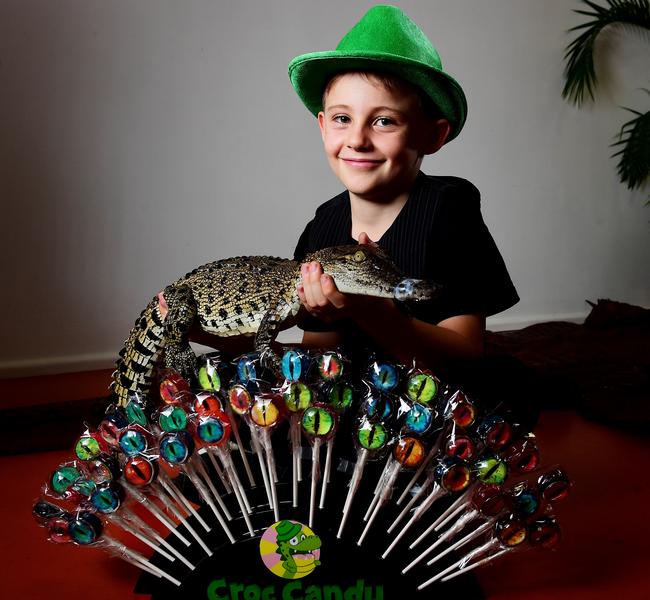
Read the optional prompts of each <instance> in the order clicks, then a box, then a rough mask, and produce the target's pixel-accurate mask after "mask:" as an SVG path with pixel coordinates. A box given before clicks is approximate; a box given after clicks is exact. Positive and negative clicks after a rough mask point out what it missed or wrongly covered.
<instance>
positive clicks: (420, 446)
mask: <svg viewBox="0 0 650 600" xmlns="http://www.w3.org/2000/svg"><path fill="white" fill-rule="evenodd" d="M425 456H426V448H425V445H424V443H423V442H422V441H421V440H420V439H419V438H417V437H413V436H402V437H400V438H399V439H398V440H397V442H396V444H395V445H394V447H393V453H392V458H391V460H389V463H388V466H387V468H386V469H385V470H384V474H383V475H382V479H383V481H382V482H381V484H380V490H379V493H376V494H375V497H374V499H373V501H372V502H371V505H370V507H371V509H372V512H371V513H370V515H369V517H368V520H367V522H366V526H365V528H364V530H363V532H362V534H361V537H360V538H359V539H358V541H357V545H358V546H361V544H363V540H364V539H365V537H366V535H368V531H370V528H371V527H372V524H373V522H374V521H375V519H376V518H377V515H378V513H379V511H380V510H381V508H382V507H383V506H384V505H385V504H386V502H388V499H389V498H390V495H391V493H392V491H393V487H394V485H395V481H396V480H397V477H398V475H399V474H400V472H401V471H402V469H416V468H417V467H418V466H419V465H420V464H421V463H422V461H423V460H424V458H425ZM369 510H370V509H369Z"/></svg>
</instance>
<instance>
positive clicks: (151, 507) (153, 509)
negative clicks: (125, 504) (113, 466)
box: [124, 484, 192, 546]
mask: <svg viewBox="0 0 650 600" xmlns="http://www.w3.org/2000/svg"><path fill="white" fill-rule="evenodd" d="M124 488H125V489H126V490H127V491H128V492H129V493H130V494H131V495H132V496H133V497H134V498H135V499H136V500H137V501H138V502H139V503H140V504H141V505H142V506H144V507H145V508H146V509H147V510H148V511H149V512H150V513H151V514H152V515H153V516H154V517H156V519H158V520H159V521H160V522H161V523H162V524H163V525H164V526H165V527H167V529H169V531H170V532H171V533H172V534H174V535H175V536H176V537H177V538H178V539H179V540H181V542H183V543H184V544H185V545H186V546H191V545H192V542H190V541H189V540H188V539H187V538H186V537H185V536H184V535H183V534H182V533H181V532H180V531H178V529H177V528H176V523H174V522H173V521H172V520H171V519H170V518H169V517H168V516H167V515H166V514H165V513H164V512H163V511H162V510H160V508H158V506H157V505H156V504H155V503H154V502H152V501H151V500H150V499H149V498H147V497H146V496H145V495H144V494H142V493H141V492H140V491H139V490H138V489H136V488H134V487H131V486H130V485H128V484H124ZM181 522H182V520H181Z"/></svg>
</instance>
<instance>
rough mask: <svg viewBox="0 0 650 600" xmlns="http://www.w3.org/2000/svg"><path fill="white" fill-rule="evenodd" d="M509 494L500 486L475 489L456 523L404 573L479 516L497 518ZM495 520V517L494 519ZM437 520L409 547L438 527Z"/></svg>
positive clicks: (412, 546)
mask: <svg viewBox="0 0 650 600" xmlns="http://www.w3.org/2000/svg"><path fill="white" fill-rule="evenodd" d="M507 498H508V496H507V494H506V493H505V492H504V491H503V490H502V488H500V487H498V486H494V485H492V486H480V487H479V488H478V489H476V490H474V491H473V493H472V494H471V498H470V499H469V500H467V501H466V502H465V503H464V505H463V506H462V509H463V510H466V509H467V508H469V510H467V512H464V513H463V514H462V516H461V517H460V518H459V519H458V520H457V521H456V522H455V523H454V525H453V526H452V527H451V528H450V529H448V530H447V531H445V532H444V533H443V534H442V535H440V537H439V538H438V539H437V540H436V541H435V542H434V543H433V544H431V545H430V546H429V547H428V548H427V549H426V550H424V551H423V552H421V553H420V554H419V555H418V556H417V557H416V558H415V559H414V560H413V561H411V562H410V563H409V564H408V565H407V566H406V567H405V568H404V569H403V570H402V573H406V572H407V571H409V570H410V569H412V568H413V567H414V566H415V565H416V564H418V563H419V562H420V561H421V560H422V559H423V558H424V557H426V556H427V555H429V554H431V552H433V551H434V550H435V549H436V548H437V547H438V546H440V545H441V544H442V543H444V542H446V541H448V540H449V539H451V538H453V537H454V536H455V535H456V534H458V533H460V532H461V531H462V530H463V529H464V528H465V527H466V526H467V525H468V524H469V523H471V522H472V521H474V520H475V519H477V518H481V517H483V518H485V519H488V520H490V519H491V518H496V516H497V515H499V514H500V513H502V512H503V510H504V509H505V507H506V505H507ZM492 520H494V519H492ZM435 526H436V522H435V521H434V523H433V524H432V525H431V526H430V527H429V528H428V529H427V530H426V531H425V532H424V533H423V534H422V535H421V536H420V537H419V538H418V539H416V540H415V541H414V542H413V543H412V544H411V545H410V546H409V548H411V549H412V548H414V547H415V546H416V545H417V544H419V543H420V541H422V540H423V539H424V538H425V537H426V536H427V535H429V533H431V531H433V530H434V529H438V528H439V527H435Z"/></svg>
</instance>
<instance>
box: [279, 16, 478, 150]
mask: <svg viewBox="0 0 650 600" xmlns="http://www.w3.org/2000/svg"><path fill="white" fill-rule="evenodd" d="M355 70H360V71H364V70H369V71H373V70H374V71H382V72H385V73H391V74H394V75H397V76H399V77H401V78H402V79H404V80H406V81H408V82H410V83H412V84H414V85H416V86H417V87H419V88H420V89H421V90H422V91H423V92H424V93H425V94H426V95H427V96H428V97H429V98H430V99H431V100H432V101H433V103H434V104H435V105H436V106H437V107H438V109H439V110H440V113H441V115H442V116H443V117H444V118H445V119H447V120H448V121H449V123H450V124H451V132H450V134H449V137H448V139H447V141H450V140H452V139H453V138H455V137H456V136H457V135H458V134H459V133H460V130H461V129H462V128H463V125H464V124H465V118H466V115H467V101H466V99H465V94H464V93H463V90H462V88H461V87H460V85H459V84H458V82H456V80H455V79H453V78H452V77H450V76H449V75H447V73H445V72H444V71H443V70H442V63H441V61H440V56H439V55H438V51H437V50H436V49H435V48H434V47H433V44H431V42H430V41H429V39H428V38H427V36H426V35H424V32H423V31H422V30H421V29H420V28H419V27H418V26H417V25H416V24H415V23H414V22H413V21H412V20H411V19H410V18H409V17H408V16H406V15H405V14H404V12H402V10H401V9H399V8H397V7H395V6H386V5H378V6H374V7H372V8H371V9H370V10H369V11H368V12H367V13H366V14H365V15H364V16H363V18H362V19H361V20H360V21H359V22H358V23H357V24H356V25H355V26H354V27H353V28H352V29H351V30H350V31H349V32H348V33H347V34H346V35H345V37H344V38H343V39H342V40H341V41H340V42H339V45H338V46H337V47H336V50H332V51H326V52H310V53H309V54H302V55H300V56H297V57H296V58H294V59H293V60H292V61H291V62H290V63H289V78H290V79H291V83H292V85H293V87H294V88H295V90H296V92H297V93H298V96H300V99H301V100H302V101H303V103H304V104H305V106H306V107H307V108H308V109H309V111H310V112H311V113H312V114H314V115H317V114H318V112H319V111H321V110H322V109H323V91H324V89H325V86H326V85H327V82H328V81H329V80H330V79H331V78H332V76H334V75H336V74H337V73H340V72H342V71H355Z"/></svg>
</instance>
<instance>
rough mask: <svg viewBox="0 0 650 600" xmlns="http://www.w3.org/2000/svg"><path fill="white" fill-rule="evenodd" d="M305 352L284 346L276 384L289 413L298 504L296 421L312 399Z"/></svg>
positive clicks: (299, 476)
mask: <svg viewBox="0 0 650 600" xmlns="http://www.w3.org/2000/svg"><path fill="white" fill-rule="evenodd" d="M309 364H310V359H309V356H308V355H307V354H306V353H304V352H301V351H299V350H293V349H291V350H287V351H286V352H285V353H284V355H283V357H282V374H283V376H284V383H283V385H282V386H281V388H280V392H281V393H282V399H283V400H284V405H285V406H286V408H287V410H288V411H289V413H290V417H289V440H290V444H291V481H292V486H291V490H292V503H293V506H294V508H295V507H297V506H298V482H299V481H302V460H301V450H302V441H301V435H300V431H301V428H300V421H301V419H302V414H303V412H304V411H305V409H306V408H307V407H308V406H309V405H310V404H311V403H312V401H313V397H314V393H313V391H312V389H311V388H310V387H309V386H308V385H307V383H305V379H306V376H307V373H308V371H309Z"/></svg>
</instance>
